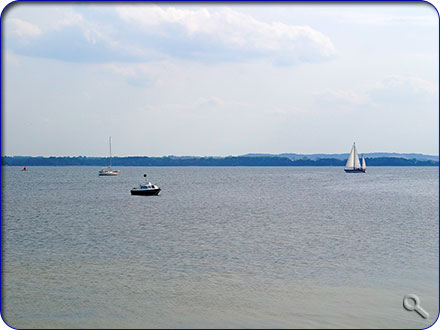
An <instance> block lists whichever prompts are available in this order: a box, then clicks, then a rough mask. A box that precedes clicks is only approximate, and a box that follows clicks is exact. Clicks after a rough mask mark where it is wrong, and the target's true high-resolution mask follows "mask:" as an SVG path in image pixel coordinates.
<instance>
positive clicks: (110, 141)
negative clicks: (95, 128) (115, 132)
mask: <svg viewBox="0 0 440 330" xmlns="http://www.w3.org/2000/svg"><path fill="white" fill-rule="evenodd" d="M108 142H109V145H110V168H111V167H112V137H111V136H109V137H108Z"/></svg>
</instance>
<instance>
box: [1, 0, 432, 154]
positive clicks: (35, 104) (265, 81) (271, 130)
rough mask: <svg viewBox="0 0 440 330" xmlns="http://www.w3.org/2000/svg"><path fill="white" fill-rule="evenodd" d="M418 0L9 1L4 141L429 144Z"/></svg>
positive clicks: (427, 147) (425, 20) (233, 148)
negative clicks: (384, 0) (323, 0)
mask: <svg viewBox="0 0 440 330" xmlns="http://www.w3.org/2000/svg"><path fill="white" fill-rule="evenodd" d="M438 32H439V18H438V15H437V12H436V10H435V9H434V7H432V6H431V5H429V4H427V3H422V2H416V3H410V4H402V3H391V4H390V3H388V4H377V3H370V4H341V3H334V4H318V3H314V4H304V3H297V4H292V3H276V4H270V3H253V4H243V3H237V4H234V3H218V4H215V3H200V4H195V3H193V4H189V3H183V4H179V3H175V2H173V3H157V4H154V3H127V4H121V3H105V4H99V3H90V4H87V3H80V4H72V3H65V4H64V3H57V2H54V3H51V4H47V3H46V4H42V3H36V4H33V3H30V2H21V3H18V4H13V5H10V6H9V7H8V8H7V9H6V12H5V13H4V15H3V16H2V71H3V76H2V79H3V80H2V85H3V88H2V100H3V102H2V130H3V135H2V155H10V156H12V155H27V156H79V155H83V156H108V137H109V136H111V137H112V151H113V155H116V156H136V155H145V156H164V155H195V156H208V155H211V156H226V155H240V154H246V153H287V152H291V153H345V152H349V151H350V148H351V145H352V143H353V142H354V141H356V146H357V148H358V151H359V152H360V153H367V152H416V153H425V154H433V155H438V148H439V145H438V141H439V129H438V127H439V117H438V112H439V106H438V104H439V86H438V82H439V66H438V62H439V35H438Z"/></svg>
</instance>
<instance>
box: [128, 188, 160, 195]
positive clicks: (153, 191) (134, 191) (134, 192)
mask: <svg viewBox="0 0 440 330" xmlns="http://www.w3.org/2000/svg"><path fill="white" fill-rule="evenodd" d="M130 192H131V194H132V195H139V196H156V195H158V194H159V192H160V188H158V189H136V188H133V189H131V191H130Z"/></svg>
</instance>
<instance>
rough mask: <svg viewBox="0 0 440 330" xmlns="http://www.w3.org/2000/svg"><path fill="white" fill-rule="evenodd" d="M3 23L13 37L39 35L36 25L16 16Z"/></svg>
mask: <svg viewBox="0 0 440 330" xmlns="http://www.w3.org/2000/svg"><path fill="white" fill-rule="evenodd" d="M5 25H6V26H7V29H8V30H9V31H8V32H9V33H10V34H11V36H13V37H18V38H35V37H38V36H40V35H41V29H40V28H39V27H38V26H37V25H34V24H32V23H29V22H27V21H24V20H21V19H18V18H10V19H7V20H6V24H5Z"/></svg>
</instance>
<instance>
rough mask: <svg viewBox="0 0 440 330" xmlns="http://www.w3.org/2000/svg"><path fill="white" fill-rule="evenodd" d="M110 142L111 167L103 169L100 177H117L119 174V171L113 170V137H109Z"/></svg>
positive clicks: (99, 173)
mask: <svg viewBox="0 0 440 330" xmlns="http://www.w3.org/2000/svg"><path fill="white" fill-rule="evenodd" d="M108 142H109V145H110V165H109V166H108V167H106V168H103V169H101V170H100V171H99V172H98V175H99V176H117V175H118V174H119V170H114V169H113V168H112V137H111V136H109V138H108Z"/></svg>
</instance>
